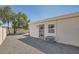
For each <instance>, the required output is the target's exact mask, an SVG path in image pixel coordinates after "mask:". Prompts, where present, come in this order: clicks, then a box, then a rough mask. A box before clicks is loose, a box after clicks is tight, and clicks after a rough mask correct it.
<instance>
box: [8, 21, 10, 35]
mask: <svg viewBox="0 0 79 59" xmlns="http://www.w3.org/2000/svg"><path fill="white" fill-rule="evenodd" d="M8 34H10V28H9V20H8Z"/></svg>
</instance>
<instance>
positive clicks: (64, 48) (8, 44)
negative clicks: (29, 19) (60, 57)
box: [0, 35, 79, 54]
mask: <svg viewBox="0 0 79 59" xmlns="http://www.w3.org/2000/svg"><path fill="white" fill-rule="evenodd" d="M0 53H9V54H10V53H11V54H44V53H47V54H78V53H79V47H75V46H70V45H65V44H61V43H49V42H46V41H44V40H41V39H38V38H33V37H28V36H24V35H15V36H14V35H11V36H8V37H7V39H6V40H5V41H4V42H3V44H2V45H1V46H0Z"/></svg>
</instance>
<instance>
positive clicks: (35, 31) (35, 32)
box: [29, 21, 56, 38]
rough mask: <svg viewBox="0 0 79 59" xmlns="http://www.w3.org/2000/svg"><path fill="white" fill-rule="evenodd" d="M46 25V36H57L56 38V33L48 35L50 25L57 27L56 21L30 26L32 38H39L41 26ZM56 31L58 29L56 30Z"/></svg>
mask: <svg viewBox="0 0 79 59" xmlns="http://www.w3.org/2000/svg"><path fill="white" fill-rule="evenodd" d="M40 24H44V26H45V27H44V36H45V37H46V36H55V37H56V31H55V33H48V25H49V24H55V26H56V21H48V22H42V23H35V24H30V26H29V29H30V35H31V36H32V37H37V38H39V25H40ZM55 29H56V28H55Z"/></svg>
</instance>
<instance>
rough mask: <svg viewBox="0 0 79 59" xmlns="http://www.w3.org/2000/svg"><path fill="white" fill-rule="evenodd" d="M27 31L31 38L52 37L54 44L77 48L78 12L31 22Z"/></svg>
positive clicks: (78, 39)
mask: <svg viewBox="0 0 79 59" xmlns="http://www.w3.org/2000/svg"><path fill="white" fill-rule="evenodd" d="M29 29H30V36H32V37H36V38H43V39H44V38H45V37H46V36H53V37H55V41H56V42H59V43H64V44H69V45H74V46H78V47H79V12H77V13H71V14H67V15H62V16H57V17H52V18H48V19H45V20H40V21H36V22H31V23H30V25H29Z"/></svg>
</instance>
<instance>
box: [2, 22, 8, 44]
mask: <svg viewBox="0 0 79 59" xmlns="http://www.w3.org/2000/svg"><path fill="white" fill-rule="evenodd" d="M6 32H7V31H6V27H5V26H4V25H3V24H2V22H1V21H0V45H1V44H2V43H3V41H4V40H5V39H6V36H7V33H6Z"/></svg>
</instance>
